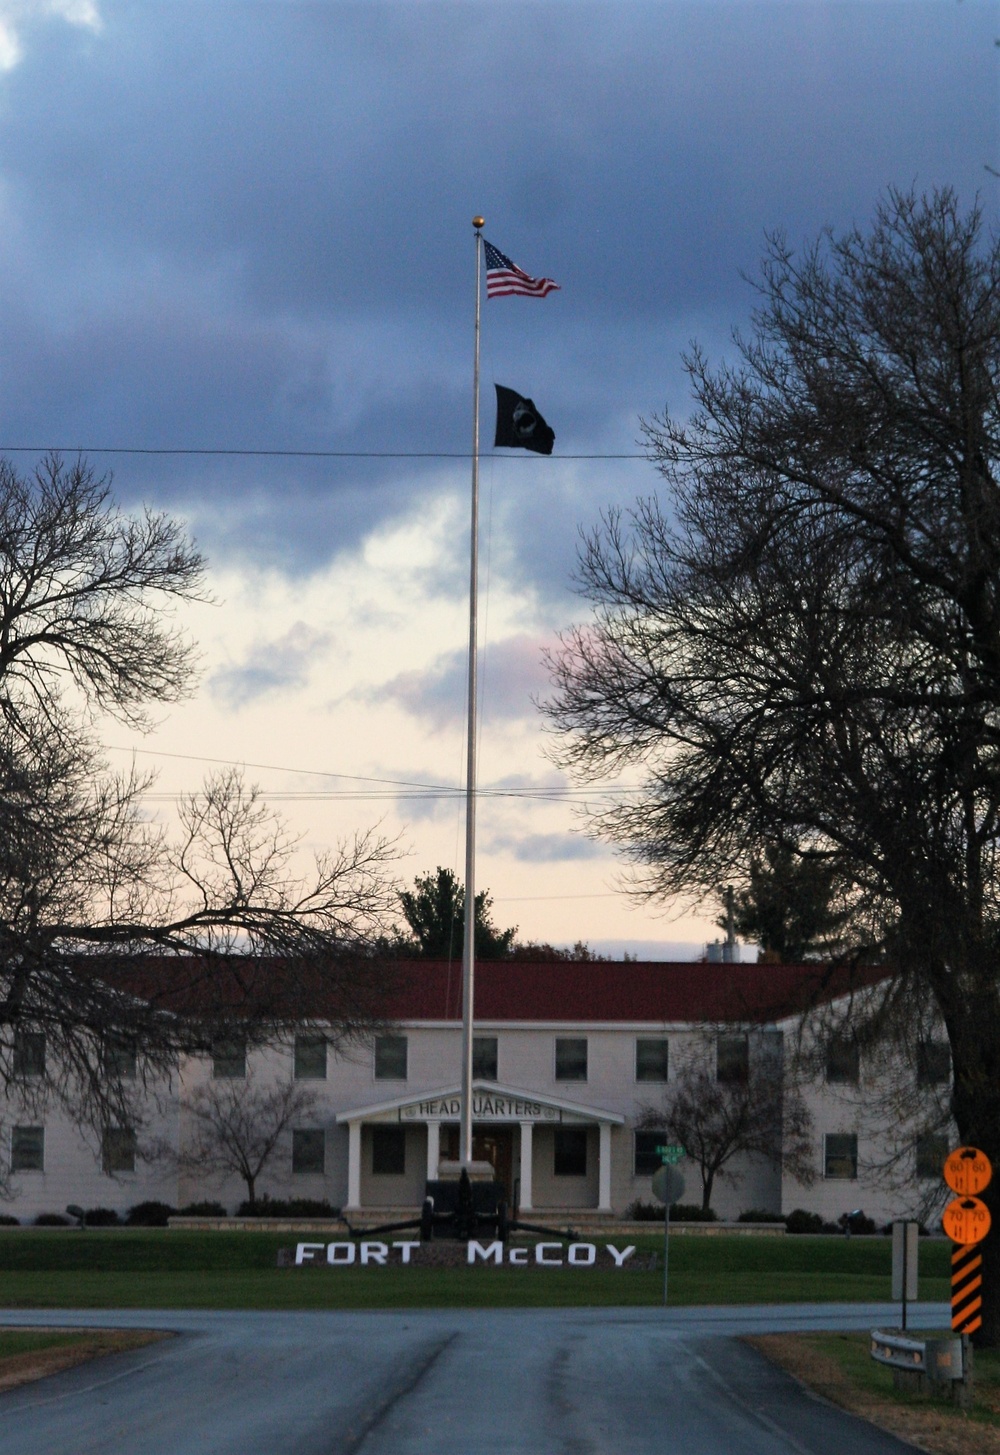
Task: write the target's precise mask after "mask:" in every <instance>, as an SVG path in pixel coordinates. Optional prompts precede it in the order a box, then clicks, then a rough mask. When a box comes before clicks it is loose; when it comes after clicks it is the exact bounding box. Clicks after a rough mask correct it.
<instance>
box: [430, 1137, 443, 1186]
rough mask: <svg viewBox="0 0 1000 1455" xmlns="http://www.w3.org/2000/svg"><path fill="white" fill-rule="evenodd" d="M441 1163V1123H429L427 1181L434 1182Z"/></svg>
mask: <svg viewBox="0 0 1000 1455" xmlns="http://www.w3.org/2000/svg"><path fill="white" fill-rule="evenodd" d="M440 1161H441V1123H440V1122H428V1123H427V1181H428V1182H433V1181H434V1180H435V1179H436V1178H437V1175H438V1163H439V1162H440Z"/></svg>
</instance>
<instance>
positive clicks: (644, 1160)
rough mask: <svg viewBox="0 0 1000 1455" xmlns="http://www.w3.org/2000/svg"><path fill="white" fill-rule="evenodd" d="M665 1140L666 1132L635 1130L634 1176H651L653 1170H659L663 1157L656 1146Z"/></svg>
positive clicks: (659, 1145)
mask: <svg viewBox="0 0 1000 1455" xmlns="http://www.w3.org/2000/svg"><path fill="white" fill-rule="evenodd" d="M666 1140H667V1134H666V1132H649V1131H646V1132H636V1134H635V1175H636V1177H652V1175H653V1173H654V1172H659V1170H660V1168H661V1167H662V1165H663V1159H662V1158H661V1156H660V1154H659V1152H658V1151H657V1150H656V1149H657V1147H662V1146H663V1145H664V1144H665V1143H666Z"/></svg>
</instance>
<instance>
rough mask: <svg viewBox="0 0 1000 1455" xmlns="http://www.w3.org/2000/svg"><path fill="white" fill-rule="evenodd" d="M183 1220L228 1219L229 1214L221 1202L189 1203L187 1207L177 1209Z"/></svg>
mask: <svg viewBox="0 0 1000 1455" xmlns="http://www.w3.org/2000/svg"><path fill="white" fill-rule="evenodd" d="M177 1211H178V1213H179V1215H180V1216H181V1217H182V1218H227V1217H228V1216H229V1214H228V1213H227V1212H226V1209H225V1208H224V1207H223V1206H222V1203H221V1202H189V1203H188V1205H187V1207H179V1208H178V1209H177Z"/></svg>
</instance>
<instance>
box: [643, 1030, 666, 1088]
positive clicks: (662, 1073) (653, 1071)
mask: <svg viewBox="0 0 1000 1455" xmlns="http://www.w3.org/2000/svg"><path fill="white" fill-rule="evenodd" d="M669 1053H670V1042H669V1041H668V1040H667V1039H666V1037H665V1036H657V1037H656V1038H655V1039H654V1038H653V1037H651V1036H640V1037H639V1038H638V1040H637V1041H636V1043H635V1079H636V1081H666V1080H667V1071H668V1069H669V1064H670V1063H669Z"/></svg>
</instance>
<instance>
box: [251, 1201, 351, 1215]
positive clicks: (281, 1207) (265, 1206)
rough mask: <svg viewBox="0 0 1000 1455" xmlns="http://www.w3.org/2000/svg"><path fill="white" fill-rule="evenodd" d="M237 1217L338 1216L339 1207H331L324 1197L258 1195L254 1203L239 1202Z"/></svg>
mask: <svg viewBox="0 0 1000 1455" xmlns="http://www.w3.org/2000/svg"><path fill="white" fill-rule="evenodd" d="M236 1216H237V1217H238V1218H339V1217H340V1208H339V1207H332V1206H331V1205H330V1203H328V1202H327V1200H326V1198H314V1197H289V1198H279V1197H259V1198H258V1199H257V1201H256V1202H255V1203H249V1202H241V1203H240V1205H239V1207H238V1208H237V1209H236Z"/></svg>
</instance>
